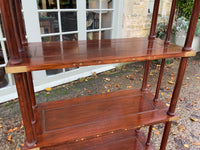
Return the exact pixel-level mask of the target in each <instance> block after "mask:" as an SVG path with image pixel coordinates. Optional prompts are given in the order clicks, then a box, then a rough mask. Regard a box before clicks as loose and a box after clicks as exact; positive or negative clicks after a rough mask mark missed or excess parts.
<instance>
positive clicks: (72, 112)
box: [36, 89, 177, 147]
mask: <svg viewBox="0 0 200 150" xmlns="http://www.w3.org/2000/svg"><path fill="white" fill-rule="evenodd" d="M153 98H154V96H153V94H151V93H150V92H149V91H145V92H141V90H140V89H135V90H125V91H117V92H112V93H107V94H99V95H92V96H85V97H78V98H72V99H68V100H60V101H55V102H49V103H43V104H39V105H38V109H37V116H38V118H37V124H36V129H37V131H36V132H37V133H36V134H37V145H36V146H37V147H48V146H54V145H57V144H59V143H60V144H61V143H65V142H69V143H70V142H74V141H77V140H81V139H83V138H84V139H90V138H94V137H96V136H97V135H100V134H102V133H110V132H112V131H119V130H124V129H128V130H130V129H137V128H140V127H142V126H147V125H151V124H155V123H161V122H166V121H172V120H175V119H177V117H176V116H175V117H171V116H168V115H167V109H168V108H167V106H166V104H165V103H163V102H161V101H158V102H154V101H153Z"/></svg>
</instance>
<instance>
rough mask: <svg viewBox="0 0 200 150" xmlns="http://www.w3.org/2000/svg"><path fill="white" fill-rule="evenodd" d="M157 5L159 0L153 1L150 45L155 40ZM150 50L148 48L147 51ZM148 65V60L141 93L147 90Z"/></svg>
mask: <svg viewBox="0 0 200 150" xmlns="http://www.w3.org/2000/svg"><path fill="white" fill-rule="evenodd" d="M159 5H160V0H155V2H154V10H153V16H152V22H151V30H150V34H149V42H150V43H153V40H154V39H155V32H156V25H157V19H158V10H159ZM151 45H153V44H151ZM151 48H152V47H151ZM151 48H150V47H148V50H149V49H151ZM150 64H151V62H150V61H149V60H147V61H146V63H145V67H144V76H143V83H142V89H141V90H142V91H144V90H146V88H147V80H148V75H149V69H150Z"/></svg>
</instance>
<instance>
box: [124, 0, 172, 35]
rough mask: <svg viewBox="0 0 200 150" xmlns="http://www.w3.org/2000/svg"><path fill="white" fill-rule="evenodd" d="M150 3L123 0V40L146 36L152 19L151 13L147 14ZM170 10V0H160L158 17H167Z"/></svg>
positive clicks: (141, 0) (148, 1) (146, 0)
mask: <svg viewBox="0 0 200 150" xmlns="http://www.w3.org/2000/svg"><path fill="white" fill-rule="evenodd" d="M150 1H152V0H124V10H123V27H122V37H123V38H130V37H146V36H148V34H149V30H150V25H151V17H152V13H148V9H149V8H150V6H149V3H150ZM152 4H153V3H152ZM170 8H171V0H161V2H160V9H159V16H160V17H165V16H169V13H170Z"/></svg>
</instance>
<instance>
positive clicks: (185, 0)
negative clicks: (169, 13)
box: [177, 0, 194, 19]
mask: <svg viewBox="0 0 200 150" xmlns="http://www.w3.org/2000/svg"><path fill="white" fill-rule="evenodd" d="M193 4H194V0H178V2H177V5H178V16H179V17H180V16H184V17H185V18H186V19H189V18H190V16H191V13H192V9H193Z"/></svg>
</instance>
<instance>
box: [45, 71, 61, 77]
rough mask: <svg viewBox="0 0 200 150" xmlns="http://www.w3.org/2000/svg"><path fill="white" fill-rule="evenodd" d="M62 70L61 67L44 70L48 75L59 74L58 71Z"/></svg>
mask: <svg viewBox="0 0 200 150" xmlns="http://www.w3.org/2000/svg"><path fill="white" fill-rule="evenodd" d="M62 72H63V70H62V69H52V70H46V74H47V75H48V76H50V75H55V74H59V73H62Z"/></svg>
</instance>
